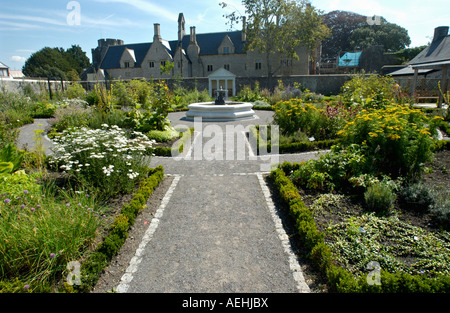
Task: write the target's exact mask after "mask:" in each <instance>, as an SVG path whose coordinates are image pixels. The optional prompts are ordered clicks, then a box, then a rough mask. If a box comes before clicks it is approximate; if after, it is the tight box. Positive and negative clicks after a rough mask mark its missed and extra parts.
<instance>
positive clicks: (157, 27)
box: [153, 23, 161, 41]
mask: <svg viewBox="0 0 450 313" xmlns="http://www.w3.org/2000/svg"><path fill="white" fill-rule="evenodd" d="M153 25H154V26H155V35H154V36H153V41H161V27H160V25H159V24H158V23H155V24H153Z"/></svg>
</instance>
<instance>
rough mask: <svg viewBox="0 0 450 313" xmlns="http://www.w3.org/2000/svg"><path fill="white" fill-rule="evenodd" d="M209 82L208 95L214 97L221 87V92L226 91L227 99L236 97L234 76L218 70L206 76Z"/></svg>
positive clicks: (222, 69) (228, 72)
mask: <svg viewBox="0 0 450 313" xmlns="http://www.w3.org/2000/svg"><path fill="white" fill-rule="evenodd" d="M208 80H209V95H210V96H211V97H215V96H216V90H218V89H220V88H221V87H222V89H223V90H228V97H234V96H236V75H234V74H233V73H231V72H230V71H227V70H226V69H224V68H220V69H218V70H217V71H215V72H213V73H211V75H209V76H208Z"/></svg>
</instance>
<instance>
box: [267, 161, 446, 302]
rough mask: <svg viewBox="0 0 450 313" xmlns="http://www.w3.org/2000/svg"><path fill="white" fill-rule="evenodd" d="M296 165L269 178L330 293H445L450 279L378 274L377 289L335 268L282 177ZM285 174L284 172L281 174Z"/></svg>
mask: <svg viewBox="0 0 450 313" xmlns="http://www.w3.org/2000/svg"><path fill="white" fill-rule="evenodd" d="M295 167H296V164H291V163H288V162H285V163H283V164H282V165H281V166H280V167H279V168H277V169H275V170H273V171H272V172H271V174H270V178H271V179H272V181H273V183H274V185H275V187H276V189H277V190H278V193H279V195H280V197H281V199H282V201H283V202H284V204H285V205H286V206H287V207H288V209H289V214H290V216H291V217H292V218H293V219H294V221H295V227H296V231H297V233H298V235H299V238H300V240H301V243H302V244H303V245H304V246H305V247H306V248H307V251H308V252H309V253H308V257H309V259H310V260H311V262H312V264H313V265H314V266H315V268H317V269H318V270H319V271H320V272H321V273H322V274H323V275H324V276H325V277H326V278H327V281H328V286H329V289H330V291H331V292H337V293H447V292H449V291H450V277H447V276H444V275H442V276H439V277H437V278H427V277H424V276H418V275H411V274H407V273H403V272H396V273H389V272H387V271H385V270H381V271H380V277H381V285H376V284H373V285H369V284H368V283H367V277H366V276H364V275H363V276H361V277H354V276H353V275H352V274H351V273H350V272H348V271H347V270H345V269H344V268H342V267H339V266H336V265H335V263H334V260H333V254H332V252H331V249H330V248H329V247H328V246H327V245H326V243H325V242H324V234H323V233H321V232H320V231H319V230H318V229H317V226H316V223H315V221H314V217H313V214H312V211H311V210H309V209H308V208H307V207H306V206H305V204H304V202H303V200H302V198H301V196H300V194H299V192H298V189H297V188H296V187H295V185H294V184H293V183H292V181H291V180H290V179H289V178H288V177H287V176H286V173H290V171H292V170H293V169H295ZM285 171H286V172H285Z"/></svg>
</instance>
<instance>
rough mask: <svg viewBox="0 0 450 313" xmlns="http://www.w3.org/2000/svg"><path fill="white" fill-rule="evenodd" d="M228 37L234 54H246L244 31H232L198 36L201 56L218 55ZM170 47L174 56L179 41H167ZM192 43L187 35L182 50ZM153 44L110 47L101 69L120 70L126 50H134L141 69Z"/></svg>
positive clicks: (137, 63) (137, 65)
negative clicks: (243, 39)
mask: <svg viewBox="0 0 450 313" xmlns="http://www.w3.org/2000/svg"><path fill="white" fill-rule="evenodd" d="M226 35H228V37H230V39H231V41H232V42H233V44H234V47H235V52H234V53H238V54H239V53H244V43H243V42H242V31H232V32H219V33H206V34H197V35H196V38H197V44H198V45H199V47H200V56H204V55H217V52H218V51H217V49H218V48H219V46H220V44H221V43H222V40H223V38H224V37H225V36H226ZM167 43H168V45H165V47H166V49H167V51H168V52H169V53H170V54H171V55H172V56H174V54H175V51H176V49H177V47H178V40H172V41H167ZM189 43H190V35H185V36H184V37H183V40H182V41H181V44H182V48H183V49H184V50H185V51H187V48H188V46H189ZM151 45H152V43H137V44H127V45H122V46H110V47H109V48H108V51H107V52H106V55H105V57H104V58H103V61H102V64H101V66H100V68H102V69H109V68H120V58H121V56H122V53H123V51H124V50H125V48H128V49H131V50H134V53H135V56H136V64H135V66H136V67H140V66H141V63H142V61H143V60H144V58H145V55H146V54H147V52H148V50H149V49H150V47H151Z"/></svg>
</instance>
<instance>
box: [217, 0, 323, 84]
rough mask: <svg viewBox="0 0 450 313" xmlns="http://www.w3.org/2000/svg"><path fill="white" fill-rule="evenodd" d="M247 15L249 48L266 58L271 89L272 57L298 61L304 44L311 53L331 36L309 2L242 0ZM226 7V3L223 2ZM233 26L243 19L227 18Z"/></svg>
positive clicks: (295, 0) (229, 15)
mask: <svg viewBox="0 0 450 313" xmlns="http://www.w3.org/2000/svg"><path fill="white" fill-rule="evenodd" d="M242 4H243V5H244V7H245V14H246V25H245V26H246V33H247V42H246V49H247V50H249V51H257V52H259V53H262V54H264V55H265V58H266V65H267V77H268V83H269V86H270V85H271V78H272V76H273V74H274V73H275V71H276V70H277V69H276V68H274V67H273V65H272V63H271V59H272V56H274V55H283V56H284V57H285V58H292V59H298V58H299V56H298V55H297V52H296V50H297V49H298V48H299V47H300V46H301V45H304V46H305V47H306V48H307V49H308V50H309V51H310V52H312V51H314V49H315V48H317V45H318V41H320V40H323V39H325V38H326V37H327V36H329V34H330V32H329V29H328V28H327V27H326V26H325V25H324V24H323V23H322V18H321V14H320V12H319V11H318V10H316V9H315V8H314V7H313V6H312V5H311V4H310V3H309V1H306V0H300V1H297V0H243V1H242ZM221 5H222V7H225V6H226V4H225V3H221ZM226 17H227V18H228V19H229V20H230V22H231V25H233V23H236V22H238V21H239V20H240V19H241V18H242V16H238V15H237V13H236V11H234V12H232V13H231V14H228V15H226Z"/></svg>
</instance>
